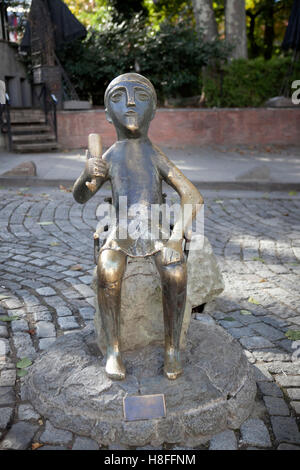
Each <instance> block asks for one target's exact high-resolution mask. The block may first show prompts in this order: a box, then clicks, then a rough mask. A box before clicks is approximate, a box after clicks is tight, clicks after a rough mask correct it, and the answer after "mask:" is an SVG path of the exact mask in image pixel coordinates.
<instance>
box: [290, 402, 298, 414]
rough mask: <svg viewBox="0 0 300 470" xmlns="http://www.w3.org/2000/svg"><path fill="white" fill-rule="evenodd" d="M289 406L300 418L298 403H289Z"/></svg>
mask: <svg viewBox="0 0 300 470" xmlns="http://www.w3.org/2000/svg"><path fill="white" fill-rule="evenodd" d="M290 405H291V407H292V408H293V409H294V410H295V412H296V414H297V415H299V416H300V401H291V402H290Z"/></svg>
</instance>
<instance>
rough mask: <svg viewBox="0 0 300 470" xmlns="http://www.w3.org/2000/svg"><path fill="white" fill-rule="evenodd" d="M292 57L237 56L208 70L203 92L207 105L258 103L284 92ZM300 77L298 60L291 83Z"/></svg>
mask: <svg viewBox="0 0 300 470" xmlns="http://www.w3.org/2000/svg"><path fill="white" fill-rule="evenodd" d="M290 64H291V58H290V57H274V58H272V59H271V60H268V61H265V60H264V59H263V58H257V59H252V60H245V59H238V60H234V61H232V62H231V63H229V64H226V65H224V66H223V68H222V69H221V68H219V69H217V70H212V69H210V70H208V71H207V72H206V73H205V76H204V92H205V97H206V105H207V106H208V107H213V106H217V107H224V108H227V107H228V108H232V107H258V106H262V105H263V104H264V103H265V101H266V100H267V99H269V98H272V97H274V96H278V95H280V93H281V89H282V85H283V83H284V81H285V77H286V74H287V72H288V70H289V68H290ZM296 79H300V63H299V62H298V63H296V64H295V67H294V71H293V73H292V75H291V76H290V77H289V79H288V87H289V89H290V90H291V92H292V89H291V83H292V81H293V80H296Z"/></svg>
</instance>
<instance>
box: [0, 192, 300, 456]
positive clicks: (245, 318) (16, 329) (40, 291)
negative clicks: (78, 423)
mask: <svg viewBox="0 0 300 470" xmlns="http://www.w3.org/2000/svg"><path fill="white" fill-rule="evenodd" d="M0 195H1V199H0V241H1V243H0V262H1V265H0V315H1V320H2V321H0V448H2V449H3V448H4V449H6V448H11V449H31V448H39V449H40V450H45V449H98V448H99V445H98V444H99V443H96V442H95V441H92V440H90V439H87V438H85V437H82V436H79V435H74V434H72V433H71V432H69V431H66V430H62V429H60V430H59V429H55V428H54V427H53V426H52V425H51V423H50V422H49V421H47V420H46V419H45V418H44V417H43V416H39V414H38V413H37V412H36V411H35V410H34V409H33V407H32V406H31V405H30V404H29V403H28V402H25V401H24V400H23V399H22V382H23V380H24V379H23V378H22V375H23V374H24V373H26V372H24V370H26V366H27V365H26V361H25V362H24V361H23V368H22V367H20V366H22V364H21V365H20V364H19V362H20V361H21V360H22V359H25V358H27V359H29V360H31V361H34V360H35V358H36V357H37V356H38V354H40V353H41V352H42V351H45V350H46V349H47V348H48V347H49V346H50V345H51V344H52V343H53V342H54V341H55V338H56V337H57V336H60V335H65V334H68V333H70V332H72V331H74V330H78V329H80V328H83V327H85V326H86V325H87V324H88V323H89V322H92V321H93V314H94V308H93V292H92V290H91V288H90V282H91V279H92V270H93V267H94V262H93V253H92V234H93V232H94V229H95V226H96V222H97V221H96V208H97V205H98V204H99V202H101V200H103V199H101V197H98V198H97V196H96V197H95V198H94V199H92V200H91V201H89V202H88V203H87V204H86V205H84V206H80V205H79V204H77V203H76V202H75V201H74V200H73V197H72V194H71V193H70V192H67V191H63V190H58V189H49V188H48V189H47V188H44V189H41V188H30V189H29V188H21V189H19V190H16V189H11V190H9V189H2V190H0ZM205 230H206V235H207V236H208V238H209V240H210V242H211V243H212V245H213V248H214V252H215V254H216V255H217V257H218V260H219V262H220V267H221V269H222V271H223V274H224V278H225V281H226V289H225V292H224V293H223V295H222V296H221V297H219V298H218V299H217V300H216V301H215V302H213V303H212V304H209V305H207V306H206V308H205V310H204V312H203V313H196V314H195V315H196V317H197V318H198V319H199V321H205V322H217V323H218V324H220V325H221V326H222V327H223V328H225V329H226V330H227V331H228V332H229V333H230V334H231V335H233V336H234V337H235V338H236V339H237V340H238V341H239V342H240V344H241V345H242V347H243V348H244V350H245V354H246V355H247V357H248V359H249V361H250V362H251V363H252V364H253V367H254V368H255V374H256V379H257V384H258V395H257V404H256V407H255V410H254V412H253V413H252V415H251V416H250V418H249V419H248V420H247V421H246V422H245V423H244V424H243V425H242V426H241V428H240V429H238V430H235V431H226V432H224V433H221V434H219V435H216V436H214V437H213V438H212V439H211V441H210V442H208V443H207V444H206V445H205V446H201V447H200V449H256V448H264V449H298V450H300V433H299V421H300V418H299V416H300V367H299V366H300V362H299V358H300V341H297V335H299V332H300V199H298V198H295V197H294V196H293V195H290V196H287V195H286V197H285V198H282V197H278V198H276V197H275V198H274V196H272V197H268V196H267V195H265V196H264V197H261V195H257V196H255V195H254V197H251V198H250V199H247V198H246V197H245V193H244V194H240V195H237V196H235V197H234V196H230V194H227V195H225V196H224V195H222V199H217V198H216V197H215V196H213V193H212V194H211V196H208V197H206V210H205ZM6 316H7V317H9V318H7V317H6ZM17 364H18V365H19V367H16V366H17ZM27 364H28V363H27ZM29 367H30V365H29ZM112 448H114V446H112ZM173 449H174V450H176V449H179V448H178V447H176V446H175V447H173Z"/></svg>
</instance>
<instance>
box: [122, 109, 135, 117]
mask: <svg viewBox="0 0 300 470" xmlns="http://www.w3.org/2000/svg"><path fill="white" fill-rule="evenodd" d="M136 114H137V113H136V112H135V111H132V110H130V111H127V112H126V113H125V116H136Z"/></svg>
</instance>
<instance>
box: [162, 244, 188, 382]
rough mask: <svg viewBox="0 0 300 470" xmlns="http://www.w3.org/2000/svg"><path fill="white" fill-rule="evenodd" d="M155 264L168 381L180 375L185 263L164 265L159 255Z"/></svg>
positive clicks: (184, 299)
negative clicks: (160, 288) (160, 290)
mask: <svg viewBox="0 0 300 470" xmlns="http://www.w3.org/2000/svg"><path fill="white" fill-rule="evenodd" d="M155 263H156V266H157V269H158V271H159V274H160V278H161V284H162V300H163V312H164V326H165V365H164V372H165V375H166V376H167V377H168V379H173V380H174V379H176V378H177V377H178V376H179V375H180V374H181V373H182V367H181V362H180V334H181V329H182V322H183V315H184V310H185V301H186V283H187V269H186V262H185V260H182V261H181V262H179V263H173V264H164V263H163V261H162V257H161V254H160V253H158V254H157V255H155Z"/></svg>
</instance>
